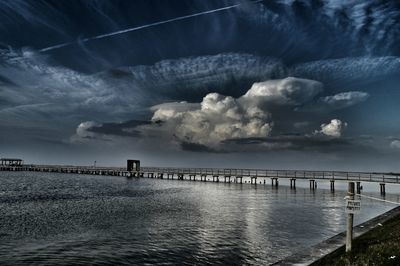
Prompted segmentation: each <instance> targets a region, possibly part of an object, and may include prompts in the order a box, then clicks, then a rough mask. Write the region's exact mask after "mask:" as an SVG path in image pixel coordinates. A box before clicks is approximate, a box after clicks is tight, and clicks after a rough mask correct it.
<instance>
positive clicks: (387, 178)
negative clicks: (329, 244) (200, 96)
mask: <svg viewBox="0 0 400 266" xmlns="http://www.w3.org/2000/svg"><path fill="white" fill-rule="evenodd" d="M141 171H143V172H153V173H166V174H168V173H169V174H184V175H210V176H214V175H218V176H240V177H260V178H296V179H307V180H309V179H326V180H351V181H364V182H381V183H400V178H399V177H400V173H379V172H351V171H310V170H267V169H230V168H174V167H142V168H141Z"/></svg>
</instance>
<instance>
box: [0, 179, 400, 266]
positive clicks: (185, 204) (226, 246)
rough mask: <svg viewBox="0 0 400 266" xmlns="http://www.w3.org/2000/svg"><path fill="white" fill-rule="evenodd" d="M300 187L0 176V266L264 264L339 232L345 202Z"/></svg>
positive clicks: (375, 205) (368, 212) (374, 205)
mask: <svg viewBox="0 0 400 266" xmlns="http://www.w3.org/2000/svg"><path fill="white" fill-rule="evenodd" d="M281 184H282V182H281ZM301 184H302V183H301V182H299V185H298V187H297V189H296V190H291V189H290V188H289V187H287V186H282V185H280V186H279V188H278V189H276V188H272V187H271V186H270V185H257V186H254V185H250V184H242V185H239V184H224V183H212V182H206V183H204V182H193V181H177V180H173V181H172V180H157V179H148V178H142V179H135V178H133V179H126V178H124V177H111V176H89V175H75V174H58V173H33V172H0V264H1V265H15V264H22V265H23V264H32V263H33V264H39V265H71V264H81V265H87V264H103V265H104V264H119V265H124V264H125V265H144V264H157V265H176V264H184V265H185V264H186V265H193V264H197V265H205V264H213V265H216V264H220V265H223V264H225V265H243V264H246V265H260V264H270V263H273V262H275V261H277V260H279V259H282V258H284V257H285V256H288V255H290V254H292V253H294V252H297V251H300V250H301V249H302V248H305V247H307V246H310V245H313V244H316V243H318V242H320V241H322V240H324V239H326V238H328V237H331V236H333V235H335V234H337V233H339V232H341V231H344V230H345V215H344V209H343V206H344V199H343V198H344V196H345V192H344V191H339V190H337V191H336V192H335V193H331V192H330V191H329V190H326V189H320V188H318V189H317V190H316V191H314V192H313V191H310V189H309V188H307V187H306V186H305V187H301ZM376 186H377V185H376ZM322 187H324V184H322ZM369 195H374V196H377V195H378V194H371V193H370V194H369ZM378 197H379V195H378ZM388 197H389V198H390V197H391V196H390V195H389V196H388ZM393 197H394V196H393ZM396 197H397V196H396ZM396 197H394V200H396ZM362 204H363V205H362V208H363V210H362V213H361V214H359V215H357V216H356V217H355V222H356V223H360V222H363V221H366V220H367V219H370V218H372V217H374V216H376V215H378V214H380V213H383V212H385V211H387V210H389V209H391V208H392V207H394V206H393V205H391V204H387V203H382V202H376V201H371V200H368V199H363V202H362Z"/></svg>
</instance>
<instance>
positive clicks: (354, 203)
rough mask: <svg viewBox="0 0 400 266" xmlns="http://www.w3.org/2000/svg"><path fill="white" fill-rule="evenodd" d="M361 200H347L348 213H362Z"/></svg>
mask: <svg viewBox="0 0 400 266" xmlns="http://www.w3.org/2000/svg"><path fill="white" fill-rule="evenodd" d="M360 211H361V200H346V213H360Z"/></svg>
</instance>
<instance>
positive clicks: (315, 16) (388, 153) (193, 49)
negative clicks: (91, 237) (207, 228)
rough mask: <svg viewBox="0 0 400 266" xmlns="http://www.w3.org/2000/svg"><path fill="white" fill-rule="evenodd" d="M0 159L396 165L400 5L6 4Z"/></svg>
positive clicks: (58, 0) (286, 0)
mask: <svg viewBox="0 0 400 266" xmlns="http://www.w3.org/2000/svg"><path fill="white" fill-rule="evenodd" d="M0 21H1V23H0V156H1V157H18V158H22V159H24V160H25V162H27V163H41V164H75V165H92V164H93V163H94V161H96V162H97V165H104V166H108V165H110V166H111V165H120V166H122V165H125V161H126V159H140V160H141V161H142V165H147V166H181V167H189V166H192V167H193V166H196V167H223V168H228V167H229V168H262V169H325V170H354V171H371V170H373V171H400V164H399V159H400V104H399V103H400V101H399V100H400V88H399V86H400V85H399V84H400V76H399V74H400V45H399V44H400V4H399V2H398V1H377V0H370V1H368V0H347V1H344V0H343V1H339V0H310V1H305V0H303V1H294V0H276V1H273V0H268V1H267V0H264V1H250V0H219V1H211V0H209V1H208V0H136V1H124V0H113V1H111V0H108V1H107V0H68V1H67V0H52V1H50V0H47V1H45V0H35V1H34V0H31V1H29V0H2V1H0Z"/></svg>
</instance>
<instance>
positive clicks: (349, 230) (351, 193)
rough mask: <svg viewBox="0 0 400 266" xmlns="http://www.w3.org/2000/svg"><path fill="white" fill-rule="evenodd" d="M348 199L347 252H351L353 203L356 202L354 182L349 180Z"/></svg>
mask: <svg viewBox="0 0 400 266" xmlns="http://www.w3.org/2000/svg"><path fill="white" fill-rule="evenodd" d="M347 199H348V200H347V201H346V213H347V232H346V252H350V251H351V242H352V240H353V220H354V211H353V205H354V204H352V203H353V202H354V182H349V186H348V190H347ZM348 204H350V205H348ZM359 206H360V205H359Z"/></svg>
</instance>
